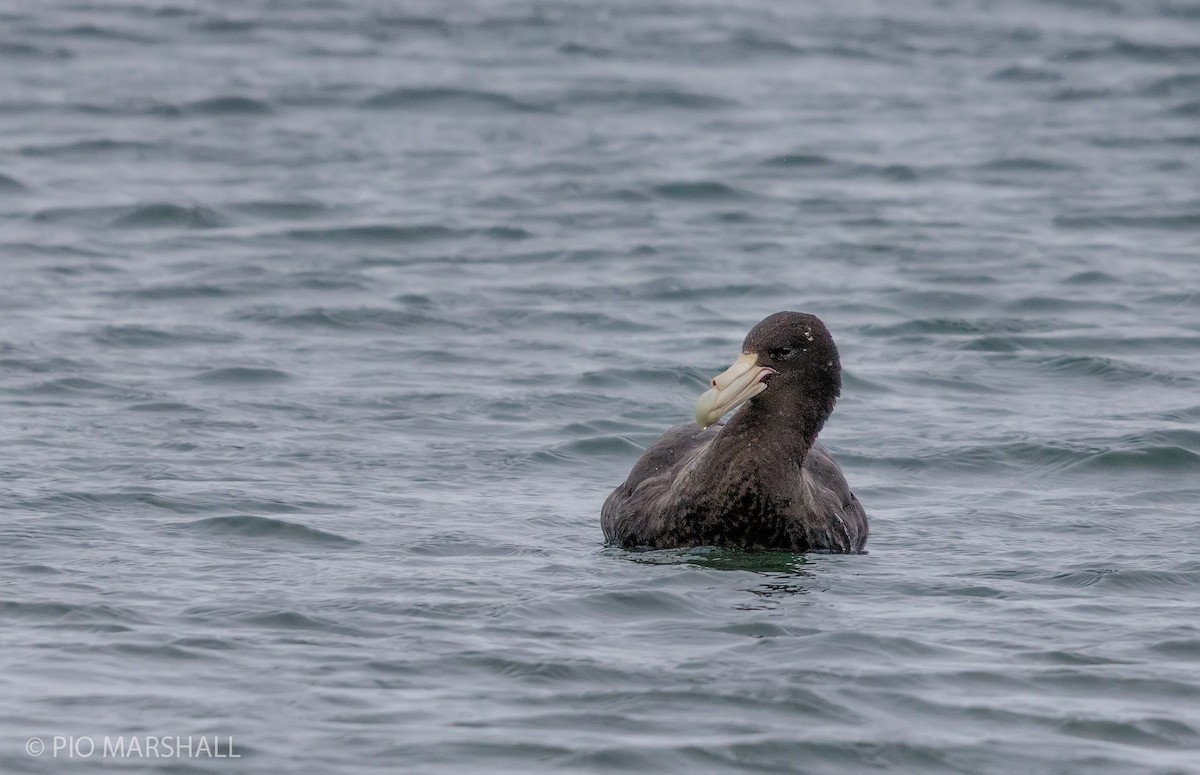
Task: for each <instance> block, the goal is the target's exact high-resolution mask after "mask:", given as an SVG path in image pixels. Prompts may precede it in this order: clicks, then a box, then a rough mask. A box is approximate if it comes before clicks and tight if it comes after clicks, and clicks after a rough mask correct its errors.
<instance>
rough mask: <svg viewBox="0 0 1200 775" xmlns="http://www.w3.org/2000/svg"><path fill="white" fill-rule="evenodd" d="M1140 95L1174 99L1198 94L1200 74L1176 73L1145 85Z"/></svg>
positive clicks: (1199, 92)
mask: <svg viewBox="0 0 1200 775" xmlns="http://www.w3.org/2000/svg"><path fill="white" fill-rule="evenodd" d="M1141 93H1142V94H1144V95H1146V96H1148V97H1175V96H1179V95H1181V94H1188V95H1193V94H1200V73H1177V74H1175V75H1169V76H1167V77H1165V78H1158V79H1156V80H1153V81H1151V82H1150V83H1148V84H1146V85H1145V86H1144V87H1142V89H1141Z"/></svg>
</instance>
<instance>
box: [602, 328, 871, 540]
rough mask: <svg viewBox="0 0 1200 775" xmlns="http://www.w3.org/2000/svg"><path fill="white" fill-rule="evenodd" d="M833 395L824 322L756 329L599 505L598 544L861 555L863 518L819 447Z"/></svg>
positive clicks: (832, 351)
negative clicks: (690, 412)
mask: <svg viewBox="0 0 1200 775" xmlns="http://www.w3.org/2000/svg"><path fill="white" fill-rule="evenodd" d="M841 392H842V366H841V362H840V361H839V359H838V351H837V347H836V346H835V345H834V343H833V337H832V336H830V334H829V329H827V328H826V327H825V324H824V323H822V322H821V321H820V320H819V319H818V318H817V317H815V316H813V315H808V314H805V313H802V312H777V313H775V314H774V315H771V316H770V317H768V318H766V319H764V320H763V321H762V322H760V323H759V324H758V325H756V326H755V327H754V328H752V329H751V330H750V333H749V334H747V335H746V340H745V341H744V342H743V343H742V356H741V357H740V358H738V359H737V361H735V362H734V364H733V365H732V366H730V367H729V369H728V370H727V371H725V372H724V373H723V374H720V375H719V376H716V377H714V378H713V380H712V389H711V390H709V391H708V392H706V393H705V394H704V395H702V396H700V399H699V400H698V401H697V402H696V422H695V423H690V422H688V423H682V424H680V425H676V426H674V427H673V428H670V429H668V430H667V432H666V433H664V434H663V435H662V437H661V438H660V439H659V440H658V441H656V442H655V443H654V445H653V446H651V447H650V448H649V449H648V450H646V452H645V453H644V454H643V455H642V457H641V459H640V460H638V462H637V463H636V464H635V465H634V467H633V470H632V471H630V472H629V478H628V479H626V480H625V482H624V483H623V484H622V485H621V486H620V487H618V488H617V489H615V490H613V492H612V494H611V495H609V496H608V499H607V500H606V501H604V508H603V509H602V510H601V517H600V523H601V526H602V527H603V528H604V538H605V540H606V541H607V542H608V543H609V544H612V545H615V546H620V547H624V548H627V549H633V548H646V549H669V548H677V547H686V546H723V547H737V548H743V549H782V550H787V551H793V552H803V551H809V550H815V551H826V552H843V553H857V552H862V551H863V547H864V546H865V545H866V543H867V532H868V529H867V514H866V512H865V511H863V507H862V504H860V503H859V502H858V498H856V497H854V493H852V492H850V486H849V485H848V484H846V478H845V477H844V476H843V475H842V469H841V468H839V467H838V464H837V462H836V461H835V460H834V459H833V456H832V455H830V454H829V451H828V450H826V449H825V447H823V446H822V445H821V444H820V443H818V442H817V434H818V433H820V431H821V427H822V426H823V425H824V424H825V421H826V420H827V419H829V415H830V414H831V413H832V412H833V405H834V403H835V401H836V400H837V397H838V396H839V395H841ZM742 404H745V406H743V407H742V409H741V410H740V411H738V412H737V413H736V414H735V415H733V417H732V418H730V420H729V421H728V422H726V423H718V420H720V419H721V417H722V416H723V415H724V414H725V413H726V412H728V411H730V410H731V409H734V408H736V407H738V406H740V405H742Z"/></svg>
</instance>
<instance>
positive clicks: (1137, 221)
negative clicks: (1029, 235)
mask: <svg viewBox="0 0 1200 775" xmlns="http://www.w3.org/2000/svg"><path fill="white" fill-rule="evenodd" d="M1054 225H1055V226H1058V227H1060V228H1064V229H1104V228H1112V227H1120V228H1129V229H1153V230H1164V231H1194V230H1196V229H1200V211H1198V212H1193V213H1176V214H1172V215H1125V214H1121V213H1101V214H1094V215H1092V214H1089V215H1060V216H1058V217H1056V218H1055V219H1054Z"/></svg>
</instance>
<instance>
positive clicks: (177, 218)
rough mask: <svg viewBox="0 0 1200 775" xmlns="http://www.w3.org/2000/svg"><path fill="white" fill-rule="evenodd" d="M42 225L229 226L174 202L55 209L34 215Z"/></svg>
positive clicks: (208, 212)
mask: <svg viewBox="0 0 1200 775" xmlns="http://www.w3.org/2000/svg"><path fill="white" fill-rule="evenodd" d="M33 220H34V221H35V222H38V223H71V222H75V223H81V224H85V225H91V226H110V227H115V228H123V229H151V228H184V229H211V228H216V227H219V226H224V225H226V223H227V221H226V219H225V218H224V217H223V216H222V215H221V214H220V213H218V212H217V211H215V210H212V209H210V208H207V207H200V206H192V207H186V206H183V205H177V204H173V203H170V202H151V203H147V204H140V205H133V206H125V207H113V206H99V207H54V208H48V209H45V210H39V211H37V212H36V213H34V214H33Z"/></svg>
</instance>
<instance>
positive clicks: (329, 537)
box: [176, 515, 358, 545]
mask: <svg viewBox="0 0 1200 775" xmlns="http://www.w3.org/2000/svg"><path fill="white" fill-rule="evenodd" d="M176 527H177V528H178V529H181V530H184V531H186V532H189V533H202V534H207V535H216V536H237V537H238V538H249V539H256V540H270V541H276V542H281V543H291V544H321V545H330V544H332V545H350V544H357V543H358V541H355V540H354V539H352V538H346V537H345V536H342V535H338V534H337V533H330V532H326V531H324V530H318V529H316V528H313V527H308V526H307V525H302V524H300V523H298V522H289V521H287V520H283V519H272V518H270V517H256V516H251V515H239V516H229V517H207V518H205V519H197V520H195V521H193V522H184V523H181V524H179V525H177V526H176Z"/></svg>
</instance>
